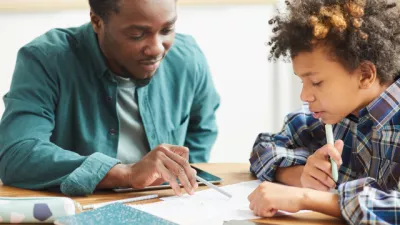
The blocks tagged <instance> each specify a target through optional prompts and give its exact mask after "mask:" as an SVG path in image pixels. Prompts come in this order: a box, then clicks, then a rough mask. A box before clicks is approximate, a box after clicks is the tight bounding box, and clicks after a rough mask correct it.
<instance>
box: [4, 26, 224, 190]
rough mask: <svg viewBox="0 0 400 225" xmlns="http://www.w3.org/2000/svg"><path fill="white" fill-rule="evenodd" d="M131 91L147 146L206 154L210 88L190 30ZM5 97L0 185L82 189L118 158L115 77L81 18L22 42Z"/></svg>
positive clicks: (198, 156) (214, 100)
mask: <svg viewBox="0 0 400 225" xmlns="http://www.w3.org/2000/svg"><path fill="white" fill-rule="evenodd" d="M137 94H138V104H139V111H140V115H141V117H142V122H143V125H144V128H145V132H146V136H147V139H148V142H149V147H150V149H153V148H154V147H156V146H157V145H159V144H162V143H169V144H174V145H184V146H187V147H188V148H189V149H190V156H189V157H190V159H189V161H190V162H192V163H195V162H206V161H207V160H208V159H209V155H210V149H211V148H212V145H213V144H214V142H215V139H216V136H217V126H216V121H215V111H216V110H217V108H218V106H219V95H218V93H217V91H216V90H215V88H214V84H213V81H212V77H211V74H210V71H209V68H208V65H207V62H206V59H205V57H204V55H203V53H202V51H201V50H200V49H199V47H198V45H197V44H196V42H195V40H194V39H193V38H192V37H190V36H186V35H182V34H177V35H176V38H175V42H174V45H173V47H172V48H171V49H170V51H169V52H168V54H167V55H166V57H165V59H164V60H163V61H162V63H161V64H160V67H159V69H158V71H157V72H156V74H155V76H154V78H153V79H152V81H151V82H150V84H149V85H147V86H144V87H140V88H139V87H138V88H137ZM4 103H5V112H4V114H3V117H2V120H1V123H0V134H1V135H0V178H1V179H2V181H3V183H4V184H6V185H10V186H15V187H20V188H27V189H44V188H50V187H58V186H59V187H60V189H61V191H62V192H63V193H64V194H66V195H88V194H91V193H92V192H93V191H94V189H95V187H96V186H97V184H98V183H99V182H100V181H101V180H102V179H103V178H104V176H105V175H106V174H107V172H108V171H109V170H110V169H111V168H112V167H113V166H114V165H115V164H117V163H119V162H120V161H119V160H117V159H116V154H117V149H118V135H119V121H118V115H117V109H116V104H117V82H116V80H115V79H114V78H113V76H112V74H111V72H110V71H109V70H108V68H107V66H106V64H105V61H104V58H103V56H102V54H101V51H100V48H99V46H98V43H97V39H96V36H95V33H94V31H93V28H92V26H91V25H90V24H86V25H83V26H81V27H78V28H70V29H54V30H51V31H49V32H47V33H46V34H44V35H42V36H40V37H38V38H37V39H35V40H33V41H32V42H31V43H29V44H27V45H26V46H24V47H22V48H21V49H20V50H19V52H18V56H17V62H16V68H15V71H14V74H13V79H12V82H11V87H10V90H9V92H8V93H7V94H6V95H5V96H4Z"/></svg>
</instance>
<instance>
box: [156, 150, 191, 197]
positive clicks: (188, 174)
mask: <svg viewBox="0 0 400 225" xmlns="http://www.w3.org/2000/svg"><path fill="white" fill-rule="evenodd" d="M164 153H165V155H166V156H167V157H168V158H170V159H171V160H173V161H174V162H176V163H177V164H179V165H180V166H181V167H182V168H183V169H184V172H185V176H186V177H187V179H188V180H189V182H190V185H191V187H196V188H197V186H198V184H197V181H196V175H195V174H194V173H193V170H192V167H191V166H190V164H189V162H188V161H187V160H186V159H185V158H183V157H181V156H180V155H178V154H176V153H174V152H172V151H170V149H166V148H164ZM188 193H190V192H188Z"/></svg>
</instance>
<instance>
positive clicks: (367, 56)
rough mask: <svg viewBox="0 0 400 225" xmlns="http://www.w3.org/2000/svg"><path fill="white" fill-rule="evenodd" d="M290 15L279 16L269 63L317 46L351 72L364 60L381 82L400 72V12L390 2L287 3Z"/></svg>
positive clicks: (298, 0) (274, 20)
mask: <svg viewBox="0 0 400 225" xmlns="http://www.w3.org/2000/svg"><path fill="white" fill-rule="evenodd" d="M285 3H286V6H287V13H282V14H278V15H276V16H275V17H273V18H272V19H271V20H270V21H269V24H271V25H273V29H272V32H273V36H272V38H271V41H270V42H269V43H268V45H270V46H271V51H270V57H269V59H270V60H271V59H274V60H277V59H279V58H280V57H281V56H282V57H283V58H288V59H289V60H290V58H293V57H294V56H296V55H297V54H298V53H300V52H311V51H312V49H313V48H314V47H315V46H316V45H317V44H321V43H322V44H324V46H328V47H329V49H330V50H331V53H332V54H333V56H335V58H337V59H338V61H339V62H341V63H342V65H344V66H345V68H347V69H348V70H349V71H353V70H354V69H356V68H357V67H358V66H359V65H360V63H361V62H363V61H370V62H372V63H373V64H374V65H375V66H376V70H377V76H378V79H379V80H380V82H381V83H386V82H393V81H394V80H395V79H397V76H398V75H399V74H397V73H398V72H400V19H399V18H400V10H399V7H398V5H397V4H396V3H390V2H389V1H388V0H290V1H289V0H287V1H285Z"/></svg>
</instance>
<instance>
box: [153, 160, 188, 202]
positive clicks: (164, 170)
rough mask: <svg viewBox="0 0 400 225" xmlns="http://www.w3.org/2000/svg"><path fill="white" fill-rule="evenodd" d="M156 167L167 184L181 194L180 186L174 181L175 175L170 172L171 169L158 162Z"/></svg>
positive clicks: (177, 193)
mask: <svg viewBox="0 0 400 225" xmlns="http://www.w3.org/2000/svg"><path fill="white" fill-rule="evenodd" d="M158 167H159V168H158V171H159V172H160V174H161V176H162V177H163V178H164V180H166V181H168V182H169V185H171V188H172V189H173V190H174V192H175V194H176V195H178V196H181V195H182V193H181V187H180V186H179V184H178V182H177V181H176V176H175V175H174V174H172V173H171V171H169V170H168V169H167V168H166V167H165V166H164V164H162V163H160V165H159V166H158Z"/></svg>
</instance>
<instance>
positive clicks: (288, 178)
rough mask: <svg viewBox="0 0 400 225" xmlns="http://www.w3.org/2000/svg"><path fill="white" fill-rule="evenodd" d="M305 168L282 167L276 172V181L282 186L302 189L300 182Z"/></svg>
mask: <svg viewBox="0 0 400 225" xmlns="http://www.w3.org/2000/svg"><path fill="white" fill-rule="evenodd" d="M303 168H304V166H291V167H281V168H278V169H277V170H276V173H275V179H276V180H277V181H278V182H279V183H282V184H286V185H289V186H294V187H302V185H301V182H300V177H301V174H302V173H303Z"/></svg>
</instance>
